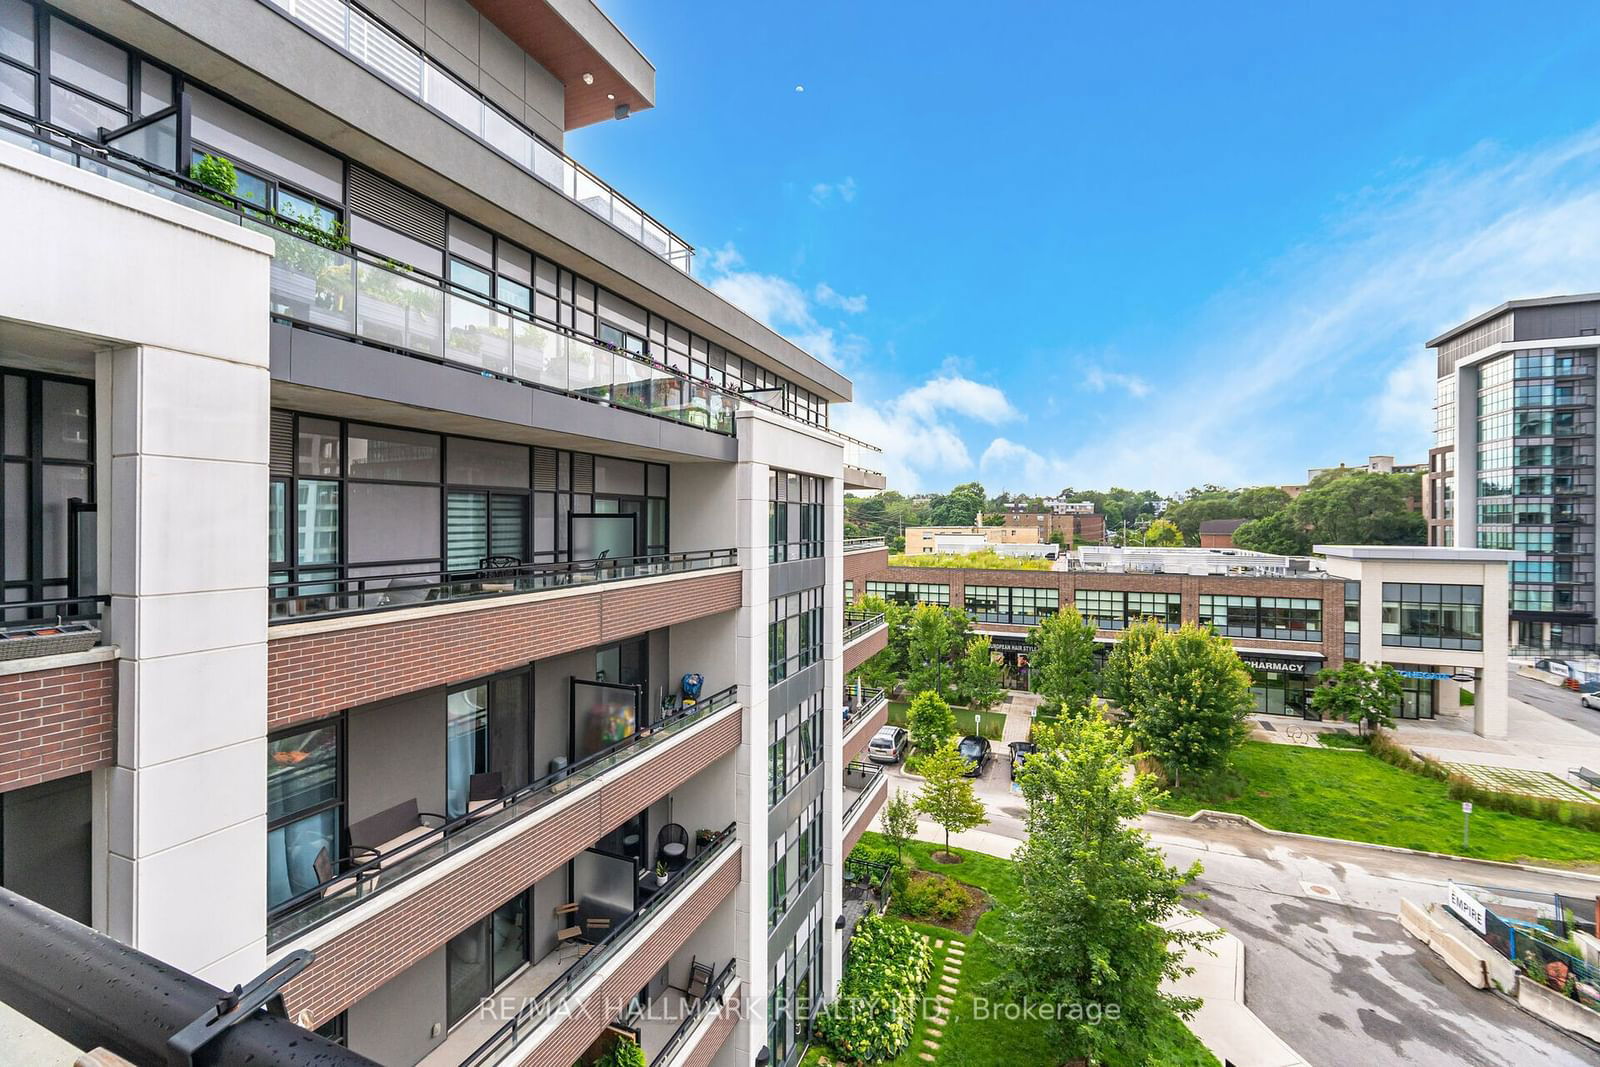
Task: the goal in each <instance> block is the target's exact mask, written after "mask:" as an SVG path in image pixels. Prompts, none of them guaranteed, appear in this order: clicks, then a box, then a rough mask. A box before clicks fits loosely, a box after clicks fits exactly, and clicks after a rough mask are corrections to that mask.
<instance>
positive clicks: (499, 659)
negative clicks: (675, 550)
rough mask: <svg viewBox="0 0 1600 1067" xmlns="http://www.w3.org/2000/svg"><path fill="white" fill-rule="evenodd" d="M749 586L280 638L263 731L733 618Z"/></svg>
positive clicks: (637, 594)
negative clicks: (652, 633) (727, 614)
mask: <svg viewBox="0 0 1600 1067" xmlns="http://www.w3.org/2000/svg"><path fill="white" fill-rule="evenodd" d="M743 580H744V579H743V574H742V572H740V571H738V570H735V569H731V568H730V569H728V570H724V571H716V572H714V573H709V574H698V575H688V576H685V577H683V578H679V579H677V580H674V581H670V582H657V583H653V584H650V585H643V586H638V585H636V586H631V587H630V586H626V585H619V586H617V587H615V588H601V589H595V590H592V591H589V592H585V593H580V594H577V595H574V596H563V597H555V598H552V599H548V600H539V601H535V602H533V603H523V604H514V605H506V606H503V607H494V606H492V605H489V606H485V607H483V608H480V609H478V610H474V611H457V612H451V613H447V614H441V615H438V616H434V617H430V618H422V619H411V620H409V621H404V622H388V623H385V622H381V621H370V620H362V622H364V623H366V624H365V625H361V624H357V625H353V626H350V627H346V628H343V629H338V630H329V631H326V632H322V633H309V634H299V635H295V636H291V637H277V638H274V639H272V640H269V642H268V644H267V729H268V730H276V729H279V728H280V727H283V726H288V725H290V724H292V723H296V722H307V721H310V720H312V719H320V718H322V717H323V716H326V715H331V714H333V713H334V712H338V711H343V710H344V709H345V708H352V707H355V706H357V705H360V704H367V703H370V702H372V701H375V700H382V699H384V698H386V697H395V696H403V695H404V694H406V693H414V692H416V691H417V690H419V689H427V688H429V687H431V686H436V685H450V684H452V683H455V682H462V681H466V680H468V679H471V678H481V677H482V676H484V675H486V674H492V673H494V672H495V671H501V670H509V669H511V668H513V667H519V666H522V665H523V664H526V663H528V662H530V661H532V660H536V659H544V658H545V657H547V656H557V655H561V654H562V653H566V652H575V651H577V650H578V649H581V648H587V647H589V646H590V645H597V644H602V643H604V642H607V641H616V640H620V639H622V638H624V637H633V636H635V635H637V634H641V633H645V632H647V631H649V630H654V629H658V628H660V627H664V626H671V625H672V624H674V623H678V622H686V621H688V620H690V619H698V618H703V617H705V616H707V615H714V614H716V613H718V612H722V611H731V610H733V609H734V608H737V607H738V606H739V595H740V589H741V584H742V582H743ZM379 618H380V619H381V616H380V617H379Z"/></svg>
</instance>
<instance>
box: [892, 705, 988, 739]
mask: <svg viewBox="0 0 1600 1067" xmlns="http://www.w3.org/2000/svg"><path fill="white" fill-rule="evenodd" d="M907 706H908V705H906V704H905V703H904V702H902V701H899V700H891V701H889V722H890V724H891V725H893V726H904V725H906V708H907ZM950 710H951V711H953V712H955V716H956V729H957V730H958V731H959V732H960V733H961V735H962V736H963V737H965V736H966V735H967V734H969V733H971V732H972V714H973V713H972V712H970V711H968V710H966V709H965V708H955V707H953V708H951V709H950ZM978 715H980V716H981V717H982V729H981V732H982V735H983V736H984V737H987V738H988V739H989V740H991V741H998V740H1000V738H1002V737H1004V736H1005V732H1006V716H1005V713H1004V712H1000V711H980V712H978Z"/></svg>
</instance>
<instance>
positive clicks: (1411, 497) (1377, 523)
mask: <svg viewBox="0 0 1600 1067" xmlns="http://www.w3.org/2000/svg"><path fill="white" fill-rule="evenodd" d="M1421 494H1422V489H1421V475H1418V474H1374V473H1371V472H1368V471H1356V472H1352V473H1349V474H1343V475H1339V474H1333V475H1324V476H1323V477H1322V478H1319V479H1317V481H1315V482H1313V483H1312V484H1311V486H1310V487H1309V488H1307V489H1306V491H1305V492H1303V493H1301V494H1300V496H1299V497H1297V498H1296V499H1295V502H1294V512H1295V517H1296V518H1297V519H1299V520H1300V521H1301V522H1302V523H1303V524H1305V526H1306V527H1307V528H1308V529H1309V530H1310V532H1311V537H1312V540H1313V542H1314V543H1316V544H1323V545H1420V544H1424V543H1426V541H1427V524H1426V523H1425V522H1424V521H1423V518H1422V513H1421V510H1420V501H1421Z"/></svg>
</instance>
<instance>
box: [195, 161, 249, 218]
mask: <svg viewBox="0 0 1600 1067" xmlns="http://www.w3.org/2000/svg"><path fill="white" fill-rule="evenodd" d="M189 178H190V179H191V180H192V181H195V182H197V183H199V184H200V185H204V186H205V187H206V188H208V189H215V190H216V191H217V192H219V193H226V194H227V196H206V199H208V200H215V201H216V202H217V203H219V204H222V205H224V206H226V207H232V206H233V201H232V200H231V199H229V198H230V197H232V196H233V195H234V192H235V191H236V190H237V189H238V188H239V172H238V171H236V170H234V169H233V160H231V159H228V158H227V157H225V156H213V155H211V154H209V153H207V154H206V155H203V156H201V157H200V158H199V159H197V160H195V161H194V162H193V163H190V164H189ZM202 195H205V194H202Z"/></svg>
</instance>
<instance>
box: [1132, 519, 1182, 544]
mask: <svg viewBox="0 0 1600 1067" xmlns="http://www.w3.org/2000/svg"><path fill="white" fill-rule="evenodd" d="M1140 544H1145V545H1150V546H1151V547H1152V548H1178V547H1180V546H1182V544H1183V531H1182V530H1180V529H1178V527H1177V526H1176V525H1174V524H1173V523H1172V522H1171V521H1169V520H1167V519H1157V520H1156V521H1154V522H1152V523H1151V524H1150V525H1149V526H1146V527H1145V529H1144V537H1143V538H1142V539H1141V540H1140Z"/></svg>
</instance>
